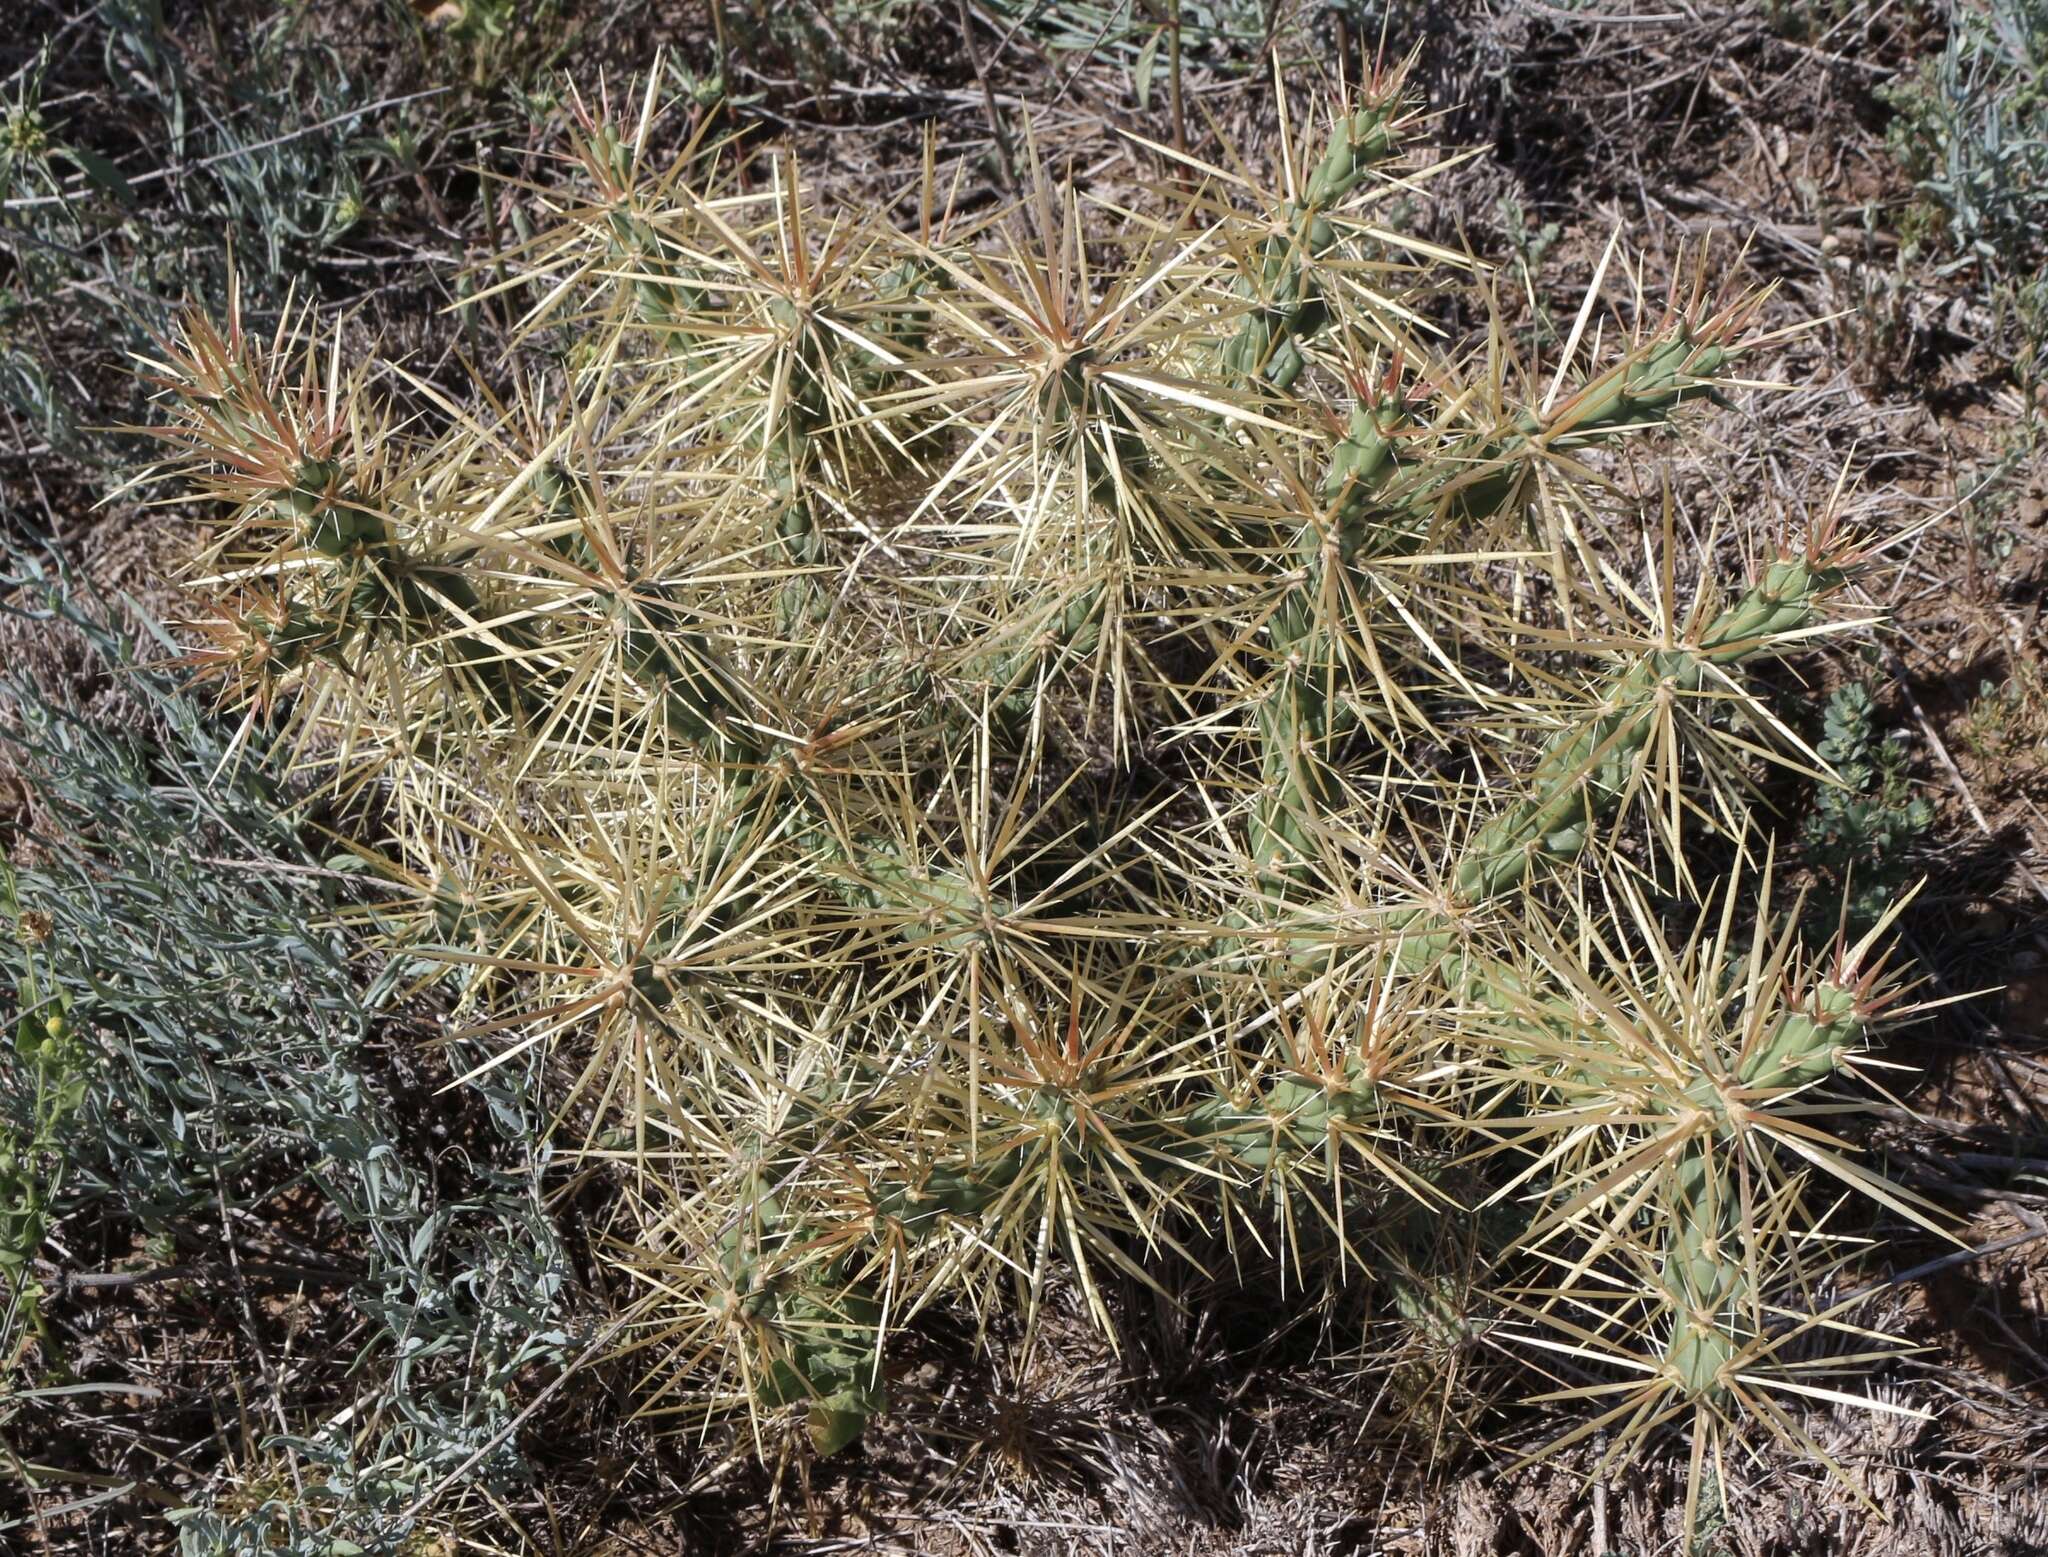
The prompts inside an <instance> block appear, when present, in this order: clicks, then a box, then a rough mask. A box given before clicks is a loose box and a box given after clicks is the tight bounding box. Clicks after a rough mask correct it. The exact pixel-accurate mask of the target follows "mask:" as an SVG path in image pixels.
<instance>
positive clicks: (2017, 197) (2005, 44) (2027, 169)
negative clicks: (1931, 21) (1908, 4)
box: [1883, 0, 2048, 366]
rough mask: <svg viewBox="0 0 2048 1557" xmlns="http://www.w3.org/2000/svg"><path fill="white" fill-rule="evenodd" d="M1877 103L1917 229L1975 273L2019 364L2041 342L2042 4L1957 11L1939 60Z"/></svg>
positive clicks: (2046, 7) (2046, 89) (2047, 288)
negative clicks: (1916, 213) (1890, 114)
mask: <svg viewBox="0 0 2048 1557" xmlns="http://www.w3.org/2000/svg"><path fill="white" fill-rule="evenodd" d="M1883 96H1884V97H1885V100H1886V101H1887V102H1888V103H1889V104H1890V105H1891V107H1892V109H1893V110H1894V114H1895V117H1894V119H1893V121H1892V125H1891V128H1890V131H1889V135H1888V139H1889V142H1890V145H1891V148H1892V151H1893V154H1894V155H1895V156H1897V157H1898V159H1899V161H1900V163H1901V165H1902V166H1903V167H1904V168H1905V170H1906V171H1907V173H1908V174H1910V175H1911V177H1912V178H1913V180H1914V183H1915V187H1916V188H1917V189H1918V191H1919V193H1920V195H1921V197H1922V199H1923V200H1924V202H1925V213H1924V218H1923V220H1922V222H1921V223H1920V225H1921V226H1922V227H1927V228H1932V229H1933V231H1932V237H1933V240H1934V242H1933V247H1934V248H1935V249H1936V250H1937V252H1938V253H1939V254H1941V255H1942V256H1944V257H1945V258H1946V261H1947V264H1948V265H1949V267H1950V268H1954V269H1960V268H1964V267H1969V266H1975V267H1977V268H1978V269H1979V270H1981V272H1982V273H1983V274H1984V277H1985V279H1986V282H1987V288H1986V289H1987V292H1988V293H1989V299H1990V301H1991V303H1992V304H1993V306H1994V308H1995V309H1996V311H1997V312H1998V313H1999V314H2000V315H2001V316H2003V317H2002V321H2001V322H2002V323H2003V324H2004V325H2005V326H2006V327H2007V328H2008V329H2009V330H2012V331H2014V332H2016V335H2017V344H2018V346H2019V349H2020V351H2021V352H2022V353H2023V354H2025V356H2026V357H2027V359H2028V361H2031V360H2032V358H2033V357H2035V356H2037V355H2038V351H2039V345H2040V342H2041V340H2042V338H2043V336H2044V335H2048V280H2044V277H2043V269H2042V266H2043V261H2044V259H2048V0H1986V3H1985V4H1984V5H1983V6H1981V7H1979V6H1976V5H1957V6H1956V7H1955V9H1954V12H1953V15H1952V19H1951V23H1950V29H1949V36H1948V41H1947V44H1946V46H1945V47H1944V48H1943V50H1942V52H1941V53H1940V54H1939V55H1937V56H1935V57H1934V58H1932V59H1929V60H1925V61H1923V62H1922V64H1921V66H1920V69H1919V70H1918V71H1917V73H1915V74H1913V75H1911V76H1909V77H1906V78H1903V79H1902V80H1900V81H1899V82H1897V83H1895V84H1893V85H1892V86H1890V87H1888V88H1886V89H1885V90H1884V93H1883ZM1908 225H1909V228H1910V227H1911V225H1913V224H1912V223H1910V222H1909V224H1908ZM2023 366H2024V365H2023Z"/></svg>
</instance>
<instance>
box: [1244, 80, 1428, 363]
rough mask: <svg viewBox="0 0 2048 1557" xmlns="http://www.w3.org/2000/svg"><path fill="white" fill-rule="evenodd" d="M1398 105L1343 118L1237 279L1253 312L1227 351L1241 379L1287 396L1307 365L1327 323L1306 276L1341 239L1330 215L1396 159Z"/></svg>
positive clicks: (1366, 108)
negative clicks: (1307, 346)
mask: <svg viewBox="0 0 2048 1557" xmlns="http://www.w3.org/2000/svg"><path fill="white" fill-rule="evenodd" d="M1396 107H1397V105H1396V103H1395V102H1393V101H1391V100H1389V101H1386V102H1377V103H1375V102H1367V103H1362V104H1360V105H1359V106H1358V107H1356V108H1354V109H1353V110H1352V111H1351V112H1350V113H1348V114H1347V115H1345V116H1344V118H1343V119H1342V120H1341V121H1340V122H1339V123H1338V125H1337V127H1336V133H1334V134H1333V135H1332V136H1331V137H1330V144H1329V147H1328V148H1327V149H1326V150H1325V151H1324V153H1323V157H1322V160H1321V161H1320V162H1318V163H1317V164H1316V166H1315V170H1314V171H1313V172H1312V173H1311V174H1310V175H1309V179H1308V183H1307V185H1306V186H1305V187H1304V188H1303V190H1302V192H1301V199H1300V200H1299V201H1298V202H1290V203H1289V204H1287V205H1286V206H1284V207H1283V208H1282V209H1281V211H1280V214H1279V219H1278V224H1277V225H1278V227H1279V230H1278V231H1276V232H1274V233H1272V234H1271V235H1269V236H1268V237H1267V238H1266V239H1265V241H1264V242H1263V243H1261V244H1260V245H1259V247H1258V251H1257V253H1256V255H1255V256H1254V257H1253V258H1252V259H1251V260H1250V261H1249V262H1248V263H1247V264H1246V266H1245V267H1244V269H1243V270H1242V272H1241V273H1240V275H1239V277H1238V281H1237V293H1238V296H1240V297H1243V298H1246V299H1248V300H1249V301H1250V302H1251V303H1252V304H1253V305H1254V306H1253V308H1252V309H1251V311H1250V312H1248V313H1247V314H1245V316H1244V317H1243V319H1242V320H1240V321H1239V323H1238V327H1237V331H1236V333H1235V334H1234V335H1232V336H1231V338H1230V339H1229V340H1228V341H1227V342H1225V343H1224V346H1223V364H1224V366H1225V367H1226V368H1227V369H1228V370H1229V371H1230V372H1231V373H1232V374H1233V375H1234V376H1235V377H1237V378H1238V379H1240V380H1242V381H1244V382H1247V383H1249V382H1252V381H1255V380H1259V379H1263V380H1264V381H1265V382H1266V383H1267V384H1269V385H1271V386H1272V387H1273V388H1275V389H1279V390H1286V389H1289V388H1291V387H1293V384H1294V381H1295V380H1296V379H1298V378H1299V377H1300V376H1301V370H1302V369H1303V368H1304V367H1306V366H1307V364H1308V358H1307V356H1306V355H1305V354H1304V352H1303V350H1302V343H1303V342H1305V341H1307V340H1310V339H1312V338H1313V337H1314V336H1315V335H1316V333H1317V332H1318V331H1320V330H1321V329H1322V328H1323V326H1324V325H1325V324H1326V323H1328V319H1329V314H1328V309H1327V307H1326V305H1325V304H1324V303H1323V301H1322V299H1321V298H1320V297H1319V296H1318V295H1317V292H1316V287H1315V283H1314V281H1313V280H1312V279H1311V277H1310V275H1309V267H1310V266H1311V265H1312V264H1313V263H1314V262H1315V261H1316V260H1318V259H1320V258H1322V256H1323V255H1325V254H1327V253H1328V252H1329V251H1330V249H1331V248H1332V247H1333V246H1334V245H1335V243H1336V241H1337V228H1336V226H1335V224H1334V223H1332V222H1331V221H1330V219H1329V217H1328V216H1327V215H1326V214H1325V213H1327V212H1328V211H1330V210H1331V209H1333V208H1334V207H1335V206H1336V205H1337V204H1338V203H1339V202H1341V201H1342V200H1343V199H1344V198H1345V197H1346V196H1348V195H1349V194H1350V193H1351V192H1352V191H1353V190H1354V189H1356V188H1357V187H1358V186H1359V184H1360V183H1361V182H1363V181H1364V179H1365V178H1366V176H1367V175H1368V174H1369V173H1370V172H1371V171H1372V169H1373V168H1374V167H1375V166H1377V165H1378V164H1379V163H1382V162H1384V161H1385V160H1386V159H1387V158H1388V157H1390V156H1392V155H1393V154H1394V152H1395V150H1396V149H1397V148H1398V144H1399V135H1398V132H1397V130H1396V128H1395V111H1396Z"/></svg>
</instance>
